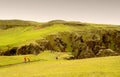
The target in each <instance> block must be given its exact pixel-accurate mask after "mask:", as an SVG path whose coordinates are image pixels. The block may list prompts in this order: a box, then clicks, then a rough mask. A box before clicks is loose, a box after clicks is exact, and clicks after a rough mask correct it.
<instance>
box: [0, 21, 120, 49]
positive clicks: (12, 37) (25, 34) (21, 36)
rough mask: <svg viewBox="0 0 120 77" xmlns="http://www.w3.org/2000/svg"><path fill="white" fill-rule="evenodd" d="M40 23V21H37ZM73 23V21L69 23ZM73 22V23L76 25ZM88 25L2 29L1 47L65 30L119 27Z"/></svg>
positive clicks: (19, 43) (21, 43)
mask: <svg viewBox="0 0 120 77" xmlns="http://www.w3.org/2000/svg"><path fill="white" fill-rule="evenodd" d="M37 24H38V23H37ZM69 24H71V23H69ZM74 24H75V22H74V23H72V25H74ZM83 25H87V26H68V25H67V24H66V25H64V24H62V23H61V24H52V26H49V25H47V26H48V27H44V28H40V27H42V26H24V27H15V28H9V29H6V30H1V29H0V49H1V50H5V49H8V48H9V47H13V46H20V45H23V44H28V43H31V42H34V41H35V40H37V39H41V38H43V37H46V36H47V35H49V34H55V33H58V32H64V31H86V30H87V31H89V30H93V29H118V27H117V26H116V27H115V26H113V25H111V26H108V25H97V24H88V23H84V24H83ZM44 26H45V25H44ZM119 29H120V28H119Z"/></svg>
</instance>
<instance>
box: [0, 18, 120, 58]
mask: <svg viewBox="0 0 120 77" xmlns="http://www.w3.org/2000/svg"><path fill="white" fill-rule="evenodd" d="M0 27H1V28H0V35H1V37H0V51H1V52H0V54H1V55H16V54H39V53H41V52H42V51H44V50H51V51H58V52H71V54H73V56H74V58H87V57H96V56H98V57H99V56H113V55H119V54H120V47H119V46H120V41H119V38H120V26H118V25H109V24H93V23H83V22H76V21H64V20H52V21H49V22H44V23H39V22H33V21H23V20H0Z"/></svg>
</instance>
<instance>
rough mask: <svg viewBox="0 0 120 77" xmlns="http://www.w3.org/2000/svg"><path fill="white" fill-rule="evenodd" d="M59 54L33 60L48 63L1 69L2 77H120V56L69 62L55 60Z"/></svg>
mask: <svg viewBox="0 0 120 77" xmlns="http://www.w3.org/2000/svg"><path fill="white" fill-rule="evenodd" d="M59 54H60V53H57V54H56V53H49V52H45V53H42V54H41V55H39V56H37V58H34V57H35V56H32V58H34V60H35V59H40V60H42V59H44V60H47V61H37V62H31V63H22V64H18V65H13V66H9V67H8V66H7V67H1V68H0V77H8V76H11V77H120V65H119V64H120V59H119V58H120V56H112V57H101V58H90V59H81V60H69V61H67V60H55V56H56V55H59ZM46 55H47V57H46ZM17 57H18V58H20V56H16V57H15V56H14V59H16V60H19V61H20V59H18V58H17ZM21 57H22V56H21ZM0 58H1V57H0ZM5 58H7V57H5ZM5 58H4V59H5ZM9 58H10V57H9ZM12 58H13V57H11V60H13V59H12ZM0 60H1V59H0ZM32 60H33V59H32ZM13 62H14V61H13Z"/></svg>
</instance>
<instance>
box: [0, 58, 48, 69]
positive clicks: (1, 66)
mask: <svg viewBox="0 0 120 77" xmlns="http://www.w3.org/2000/svg"><path fill="white" fill-rule="evenodd" d="M38 61H47V60H45V59H40V60H34V61H30V62H26V63H25V62H20V63H15V64H8V65H0V68H3V67H10V66H15V65H19V64H28V63H33V62H38Z"/></svg>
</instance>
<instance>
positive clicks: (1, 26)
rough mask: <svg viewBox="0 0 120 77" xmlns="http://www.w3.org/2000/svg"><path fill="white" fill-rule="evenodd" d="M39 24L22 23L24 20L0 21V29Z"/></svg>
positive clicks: (36, 23)
mask: <svg viewBox="0 0 120 77" xmlns="http://www.w3.org/2000/svg"><path fill="white" fill-rule="evenodd" d="M37 25H40V23H39V22H34V21H24V20H0V29H8V28H12V27H18V26H37Z"/></svg>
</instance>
